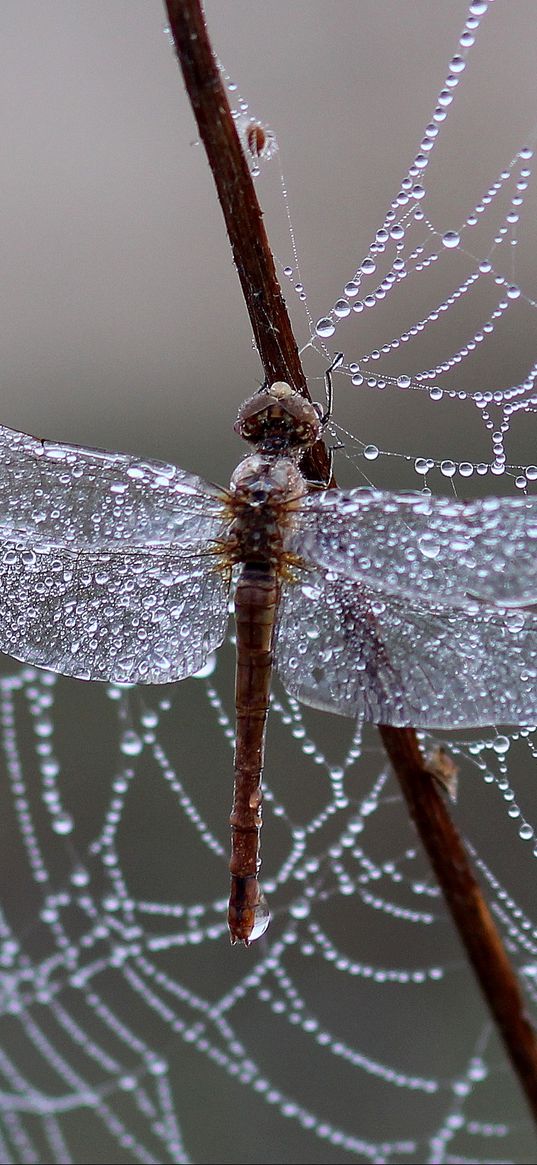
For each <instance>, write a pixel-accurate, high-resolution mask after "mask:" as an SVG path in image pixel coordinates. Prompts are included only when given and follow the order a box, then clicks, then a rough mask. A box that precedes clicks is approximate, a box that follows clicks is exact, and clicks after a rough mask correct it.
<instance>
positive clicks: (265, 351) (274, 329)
mask: <svg viewBox="0 0 537 1165" xmlns="http://www.w3.org/2000/svg"><path fill="white" fill-rule="evenodd" d="M165 6H166V9H167V12H168V17H169V21H170V28H171V31H172V35H173V39H174V42H175V47H176V49H177V53H178V56H179V62H180V65H181V69H182V72H183V77H184V82H185V85H186V89H187V92H188V95H189V97H190V101H191V104H192V109H193V111H194V116H195V118H196V121H197V125H198V130H199V135H200V138H201V140H202V142H203V144H204V146H205V150H206V153H207V158H208V160H209V165H210V167H211V170H212V174H213V178H214V181H215V184H216V189H217V192H218V198H219V201H220V206H221V207H222V212H223V215H224V219H225V222H226V227H227V233H228V235H229V241H230V243H231V250H232V252H233V258H234V261H235V266H236V268H237V274H238V276H239V279H240V282H241V287H242V292H243V295H244V299H245V302H246V307H247V309H248V314H249V316H250V322H251V325H252V330H253V333H254V339H255V343H256V346H257V350H258V352H259V355H260V358H261V363H262V365H263V370H264V373H265V377H266V379H267V382H268V383H269V384H273V383H274V381H275V380H285V381H286V382H287V383H288V384H291V385H292V386H293V388H295V389H296V390H297V391H298V392H300V393H302V395H303V396H306V397H307V398H308V400H309V399H310V396H309V391H308V386H307V383H306V377H305V376H304V371H303V368H302V364H301V361H300V356H299V354H298V348H297V344H296V340H295V337H294V335H293V329H292V327H291V321H290V319H289V314H288V312H287V307H286V305H285V300H284V298H283V295H282V292H281V288H280V284H279V282H278V277H277V275H276V268H275V266H274V258H273V255H272V251H271V249H270V244H269V241H268V238H267V233H266V230H265V227H264V223H263V212H262V210H261V207H260V205H259V201H258V198H257V194H256V191H255V186H254V183H253V181H252V177H251V174H250V170H249V168H248V163H247V161H246V157H245V155H244V152H243V149H242V146H241V143H240V140H239V136H238V133H237V128H236V125H235V122H234V120H233V118H232V116H231V110H230V108H229V102H228V99H227V93H226V90H225V87H224V85H223V83H222V77H221V75H220V70H219V68H218V65H217V64H216V61H215V58H214V54H213V51H212V49H211V45H210V41H209V37H208V34H207V29H206V26H205V20H204V17H203V12H202V9H201V5H200V4H199V3H191V2H190V0H165ZM329 468H330V461H329V457H328V454H327V451H326V447H325V445H324V443H323V442H322V441H318V442H317V444H316V445H315V446H314V448H313V449H312V451H311V453H309V454H307V456H306V457H305V458H304V471H305V474H306V477H307V478H308V480H309V481H320V482H326V479H327V476H328V473H329Z"/></svg>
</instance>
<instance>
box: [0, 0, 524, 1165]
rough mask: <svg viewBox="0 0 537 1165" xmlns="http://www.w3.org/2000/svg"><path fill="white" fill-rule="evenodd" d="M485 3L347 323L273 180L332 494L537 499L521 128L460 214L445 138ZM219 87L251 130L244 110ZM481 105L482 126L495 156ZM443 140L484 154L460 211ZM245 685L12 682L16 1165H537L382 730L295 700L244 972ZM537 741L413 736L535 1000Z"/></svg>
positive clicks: (348, 291) (6, 731) (358, 261)
mask: <svg viewBox="0 0 537 1165" xmlns="http://www.w3.org/2000/svg"><path fill="white" fill-rule="evenodd" d="M499 8H500V3H499V0H496V3H495V4H494V5H493V4H492V3H490V4H486V3H473V4H471V5H470V7H469V9H468V10H467V11H465V10H464V9H463V7H462V6H461V11H460V24H461V27H460V29H459V35H458V37H457V36H456V35H455V38H454V41H453V51H452V53H451V58H450V61H449V65H448V67H447V69H446V73H445V76H444V78H443V80H442V83H441V85H440V86H439V90H438V92H439V93H440V94H441V95H440V96H439V97H438V98H437V99H436V100H434V101H432V102H431V101H429V105H430V112H429V115H428V119H427V122H426V123H425V124H426V125H427V129H425V131H424V133H423V137H422V139H421V142H420V144H419V147H418V149H417V150H416V154H415V157H414V159H413V161H412V165H411V167H410V168H409V171H408V173H406V174H405V175H404V176H403V180H402V182H401V184H400V187H399V189H398V191H397V195H396V197H395V198H394V200H393V203H392V204H391V206H389V209H388V213H387V215H386V216H385V217H384V219H383V220H382V222H377V223H376V224H375V232H374V234H373V236H372V238H371V240H370V243H369V244H368V245H367V249H366V250H364V251H363V253H362V252H360V253H356V254H354V251H353V250H351V249H349V248H348V247H347V249H346V252H345V257H344V260H343V259H342V260H341V262H339V263H338V264H334V265H333V268H332V272H331V278H332V279H335V278H336V273H337V277H338V278H339V277H341V284H340V286H338V287H337V288H336V291H335V294H334V295H333V297H332V298H330V295H329V294H328V292H326V291H325V289H324V288H323V289H322V290H321V292H319V291H318V288H317V281H316V280H315V279H311V280H310V282H311V283H312V287H313V285H315V290H314V291H313V290H307V289H306V288H307V282H308V281H307V279H306V278H304V279H303V275H304V272H305V270H306V268H307V266H308V262H309V256H308V253H307V248H305V257H304V258H303V255H302V252H303V248H302V241H300V245H299V244H298V242H296V243H295V234H294V229H292V232H291V236H289V233H288V226H289V222H291V223H292V227H293V228H294V227H295V222H296V223H299V222H300V218H299V214H298V212H297V209H296V207H297V203H298V198H297V194H296V193H293V194H290V195H289V196H288V195H287V189H289V190H291V189H292V181H290V179H289V168H288V166H287V161H286V162H285V170H286V178H283V176H282V171H281V169H280V159H281V157H282V155H284V154H285V153H286V152H287V147H286V143H285V142H284V141H283V140H282V135H281V133H280V132H277V137H278V138H279V139H280V140H279V147H280V148H279V152H278V153H274V152H273V156H272V158H271V159H269V162H268V164H267V166H266V167H265V165H264V162H263V159H262V158H261V159H259V167H257V162H256V167H255V168H256V169H257V168H259V171H260V173H259V180H260V181H261V182H265V181H266V182H267V184H269V183H270V182H272V183H273V184H274V188H275V189H277V199H275V206H276V208H277V209H278V211H279V215H280V219H281V220H283V226H284V228H285V230H284V229H283V227H282V230H281V240H280V241H279V244H278V251H279V254H280V256H281V268H282V272H283V274H284V279H287V280H288V281H289V288H290V289H292V288H294V289H295V291H296V315H297V320H298V323H297V332H298V334H299V335H302V336H303V337H304V338H305V348H304V354H305V357H306V360H307V361H309V362H310V363H311V368H312V372H313V375H314V376H317V377H319V376H320V374H322V368H323V366H324V360H325V358H327V357H328V356H329V353H332V352H333V351H334V350H335V349H337V348H341V349H342V350H344V351H345V367H344V370H343V374H338V381H337V385H338V387H337V411H336V416H337V418H338V424H337V425H336V424H335V425H334V433H335V437H334V440H335V441H339V440H341V441H342V443H343V446H344V447H343V449H342V451H341V454H338V455H337V456H338V458H339V460H338V462H337V465H336V469H337V473H338V478H339V480H340V482H341V483H342V484H345V483H346V475H347V474H348V481H349V483H350V484H356V483H357V481H358V483H362V482H363V481H370V480H373V482H374V484H375V485H381V486H383V487H390V486H392V485H397V486H399V487H401V486H403V487H405V486H410V487H413V488H425V489H427V488H430V489H432V490H434V491H435V492H440V491H442V492H455V493H457V494H459V495H460V494H462V495H463V496H476V495H479V494H480V493H485V492H488V493H498V492H527V493H531V492H532V491H533V490H534V488H535V487H534V485H533V483H534V481H535V480H537V466H536V465H535V462H537V453H536V451H535V446H534V442H533V425H534V422H533V413H534V411H535V405H536V400H537V396H536V394H535V389H534V378H535V369H536V367H537V358H536V356H535V344H534V341H533V337H532V336H531V330H532V328H533V325H534V322H535V306H536V303H535V299H534V298H533V292H534V287H533V285H532V278H531V275H532V273H531V270H530V271H528V270H527V269H526V265H525V259H524V256H525V244H526V242H527V241H528V240H529V238H530V236H531V231H532V223H533V221H534V198H535V187H534V185H532V181H531V167H532V156H531V150H532V142H533V132H532V131H534V129H535V126H534V123H532V124H531V125H530V126H529V128H528V133H529V136H527V137H525V138H524V140H523V141H522V140H521V141H520V142H514V143H513V142H512V143H511V147H510V151H509V153H506V154H504V155H503V156H502V157H501V159H500V161H499V164H498V165H497V168H496V170H495V171H494V172H493V173H492V172H490V173H488V176H487V180H486V182H484V183H483V184H482V186H481V187H480V188H479V190H478V191H477V193H476V196H475V199H474V200H473V201H472V203H471V205H470V204H469V202H468V199H466V202H465V201H464V194H465V191H466V190H467V189H472V190H474V189H475V188H476V186H477V179H476V177H475V174H474V169H473V163H475V169H478V164H477V163H478V158H477V151H476V154H475V155H474V154H473V153H472V150H471V142H472V140H473V139H472V126H471V125H470V124H469V123H466V121H465V120H464V119H463V120H462V122H461V121H459V122H457V120H456V119H457V102H458V101H459V99H462V98H461V94H462V92H463V91H464V88H465V86H466V85H467V84H470V81H471V77H472V68H473V60H474V54H475V53H478V52H479V51H480V49H479V46H480V44H482V43H484V46H485V49H484V50H483V51H485V50H486V52H487V53H488V54H489V55H488V62H489V63H488V67H489V68H490V69H491V70H492V71H494V69H495V68H498V56H495V54H494V44H495V42H494V29H493V30H492V34H489V33H488V32H487V22H491V21H492V20H493V19H496V12H495V10H497V9H499ZM510 11H511V12H513V9H512V8H511V10H510ZM209 15H211V13H209ZM215 15H216V14H215ZM498 27H501V26H496V28H498ZM522 34H523V27H522V24H521V33H520V35H522ZM363 35H365V33H363ZM487 37H488V39H487ZM215 39H216V41H217V43H218V38H217V37H215ZM500 56H501V52H500ZM226 59H227V57H226ZM230 92H231V96H232V98H233V99H234V102H235V104H236V108H237V112H238V117H239V118H241V119H242V121H243V124H245V125H246V126H247V125H248V124H250V122H249V120H248V119H249V118H250V117H251V116H253V115H251V114H250V111H249V107H248V105H247V104H246V102H244V101H243V100H242V99H240V98H239V97H238V96H237V93H236V90H235V89H234V88H232V87H231V86H230ZM487 112H490V111H487V107H486V102H485V104H484V108H483V110H482V122H481V130H480V132H483V128H482V127H483V125H486V124H487ZM452 122H454V123H455V127H454V129H453V130H451V128H450V127H451V125H452ZM275 128H276V130H278V127H277V126H276V127H275ZM433 131H434V132H433ZM450 132H452V133H453V134H455V135H457V134H458V135H459V142H460V143H461V144H460V148H461V149H464V147H465V145H466V146H467V158H468V160H467V173H465V174H464V180H462V179H461V181H460V184H457V190H455V191H452V195H453V197H452V198H451V202H450V217H449V218H446V214H445V208H443V207H442V204H441V202H438V191H439V189H440V188H441V187H442V184H443V181H444V177H445V171H444V170H443V169H442V165H443V163H442V149H443V145H442V143H443V140H445V138H446V137H447V135H448V134H449V133H450ZM477 136H479V134H477ZM500 148H501V149H503V142H501V143H500ZM435 167H436V169H435ZM459 186H460V188H459ZM282 188H283V190H284V195H283V201H282ZM422 191H423V194H422ZM267 194H268V195H270V186H268V187H267ZM261 196H262V197H263V190H262V191H261ZM334 197H337V186H336V192H335V195H334ZM435 200H436V201H435ZM291 204H292V205H293V211H292V215H291V210H290V207H291ZM459 204H460V206H461V207H463V209H462V210H461V213H460V214H459V216H458V217H457V216H456V214H455V208H456V206H457V205H459ZM282 211H283V213H282ZM288 216H289V221H288ZM276 226H277V224H276ZM286 232H287V233H286ZM301 233H302V229H301ZM298 253H300V266H301V267H302V271H301V270H300V268H299V264H298ZM319 295H320V296H321V297H323V296H324V298H321V303H322V304H323V305H324V306H323V307H321V308H320V309H318V308H315V307H314V299H315V303H316V302H317V299H318V297H319ZM327 304H329V305H331V306H328V307H327ZM417 304H420V305H422V306H421V310H419V311H417V310H416V305H417ZM401 321H404V322H403V326H401ZM528 333H530V335H529V341H528V339H527V336H528ZM506 349H508V350H509V353H510V356H511V358H512V359H511V364H509V361H508V360H507V359H506V358H505V357H502V356H501V353H502V352H505V350H506ZM490 350H492V353H493V355H492V367H494V362H495V361H496V362H497V374H496V376H495V378H494V380H491V379H490V367H491V366H490V365H489V366H488V371H487V376H486V379H485V378H484V372H483V368H484V365H483V364H482V353H483V352H490ZM513 370H514V371H513ZM344 377H345V378H344ZM358 414H359V415H360V433H361V435H360V437H358V436H356V435H354V429H355V427H356V417H357V415H358ZM437 418H438V419H437ZM6 419H7V418H6ZM521 421H522V424H521ZM362 434H363V435H362ZM52 435H54V434H52ZM532 445H533V449H532ZM455 450H456V457H455V452H454V451H455ZM513 450H516V454H514V453H513ZM448 454H450V456H448ZM189 468H190V466H189ZM193 468H196V467H195V466H194V467H193ZM213 667H214V670H213ZM232 672H233V651H232V644H229V645H226V647H225V648H224V649H223V650H222V652H221V653H219V658H218V663H217V665H216V663H215V661H213V662H212V664H211V667H210V668H207V669H206V672H205V674H203V675H200V676H199V677H197V678H196V679H194V680H188V681H184V683H182V684H179V685H176V686H175V687H173V688H168V687H158V688H157V687H155V688H147V689H143V690H140V689H136V688H133V687H128V686H110V687H104V686H102V687H101V686H98V685H95V686H91V688H89V687H88V686H86V685H84V684H81V683H76V682H73V681H67V680H63V679H58V678H57V677H55V676H53V675H51V674H49V673H46V672H39V671H37V670H35V669H30V668H24V667H18V666H17V667H16V666H15V665H14V664H10V663H9V661H8V662H7V664H6V667H5V673H4V674H3V675H2V677H1V679H0V723H1V742H2V748H3V764H2V770H3V779H2V783H1V786H0V796H1V814H2V816H1V820H2V830H3V832H2V841H3V845H2V853H1V859H0V860H1V863H2V871H1V885H2V887H3V892H2V901H1V913H0V944H1V945H0V968H1V973H0V985H1V990H2V1016H1V1021H0V1022H1V1029H2V1034H1V1038H0V1042H1V1050H0V1070H1V1082H0V1111H1V1116H2V1123H1V1128H2V1134H1V1135H2V1141H1V1142H0V1158H1V1160H2V1161H5V1162H19V1161H20V1162H24V1163H26V1162H48V1161H54V1162H79V1161H80V1162H83V1161H86V1160H88V1159H90V1158H91V1160H95V1161H103V1162H104V1161H117V1162H131V1161H133V1162H168V1161H169V1162H183V1161H185V1162H186V1161H217V1160H218V1161H222V1162H225V1161H229V1162H236V1161H243V1160H244V1161H245V1160H253V1161H256V1162H271V1161H281V1160H286V1161H297V1162H298V1161H308V1162H317V1161H318V1162H326V1161H330V1162H334V1163H335V1165H336V1163H338V1162H340V1161H341V1162H347V1161H354V1160H356V1161H362V1160H363V1161H370V1162H380V1161H386V1162H393V1163H397V1162H407V1161H408V1162H414V1161H415V1162H418V1161H424V1160H427V1161H430V1162H449V1161H473V1162H477V1161H481V1160H483V1161H489V1162H495V1161H506V1160H511V1161H524V1160H529V1159H531V1157H532V1154H533V1135H532V1130H531V1127H530V1124H529V1120H528V1116H527V1112H526V1109H525V1106H524V1104H523V1102H522V1100H521V1098H520V1096H519V1094H518V1090H517V1087H516V1085H515V1084H514V1083H513V1081H512V1078H511V1074H510V1070H509V1068H508V1067H507V1065H506V1063H505V1059H504V1056H503V1052H502V1050H501V1048H500V1046H499V1044H498V1041H497V1038H496V1036H495V1034H494V1033H493V1031H492V1030H491V1027H490V1024H489V1022H488V1020H487V1017H486V1015H485V1011H484V1007H483V1005H482V1003H481V1000H480V998H479V996H478V992H477V988H476V987H475V985H474V983H473V979H472V977H471V975H470V973H469V971H468V969H467V968H466V965H465V962H464V960H463V957H462V955H461V952H460V948H459V946H458V943H457V941H456V939H455V938H454V935H453V932H452V929H451V925H450V923H449V921H448V920H447V917H446V911H445V908H444V905H443V902H442V900H441V897H440V895H439V892H438V890H437V888H436V886H435V885H434V881H433V879H432V876H431V874H430V871H429V868H428V865H427V863H426V861H425V859H424V857H423V855H422V854H421V851H420V849H419V847H418V845H417V843H416V839H415V835H414V833H413V830H412V828H411V826H410V825H409V824H408V822H407V820H406V815H405V812H404V809H403V806H402V803H401V799H400V797H399V794H398V790H397V788H396V785H395V782H394V781H393V780H392V778H391V776H390V773H389V769H388V767H387V765H386V761H385V758H384V754H383V752H382V749H381V747H380V744H379V741H378V736H377V734H376V732H375V731H374V730H372V729H369V728H365V729H364V732H363V734H362V733H359V732H356V731H355V729H354V726H353V725H352V724H350V723H348V722H346V721H342V720H340V719H339V718H336V717H329V716H323V715H317V714H315V713H314V712H312V711H311V710H310V709H305V708H301V707H300V706H299V705H298V704H296V702H294V701H293V700H291V699H289V698H288V697H287V696H285V694H284V693H283V692H282V691H281V689H280V688H279V687H278V685H277V684H276V685H275V693H274V697H273V701H272V715H271V723H270V728H269V741H268V755H267V766H266V781H265V814H264V817H265V827H264V831H263V833H264V836H263V859H264V862H263V884H264V888H265V891H266V893H267V896H268V897H269V900H270V903H271V908H272V913H273V921H272V924H271V927H270V929H269V931H268V933H267V935H266V936H265V937H264V938H263V939H262V940H260V941H259V942H258V943H257V944H255V945H254V946H253V947H252V948H250V949H249V950H248V952H245V951H239V952H237V951H236V950H231V949H230V947H229V944H228V939H227V930H226V923H225V914H226V890H227V873H226V871H227V862H228V836H227V834H228V829H227V824H226V823H227V815H228V812H229V804H228V803H229V800H230V780H229V773H230V771H231V757H232V746H233V707H232V693H233V679H232ZM536 732H537V727H535V726H528V727H520V728H517V729H516V730H506V729H505V728H504V727H503V726H501V725H500V726H497V727H491V728H490V729H488V730H486V731H479V732H473V733H468V732H466V733H457V734H454V735H453V737H450V738H449V739H445V738H444V737H443V736H442V737H441V736H440V735H439V734H435V735H434V737H433V736H432V735H431V734H428V735H425V734H424V745H425V747H429V746H431V745H432V744H434V743H442V744H445V745H446V746H447V747H449V751H450V754H451V755H452V756H453V757H454V759H455V760H456V762H457V764H458V765H459V766H460V775H459V788H460V792H459V803H458V805H457V807H456V809H455V814H456V817H457V819H458V822H459V825H460V827H461V829H462V830H463V832H464V834H465V836H466V838H467V841H468V844H469V846H470V850H471V852H472V855H473V859H474V862H475V864H476V867H477V869H478V871H479V873H480V876H481V878H482V880H483V882H484V884H485V887H486V890H487V895H488V898H489V901H490V903H491V907H492V910H493V913H494V915H495V917H496V920H497V922H498V924H499V926H500V929H501V931H502V934H503V936H504V940H505V942H506V944H507V946H508V949H509V951H510V953H511V956H512V958H513V960H514V962H515V964H516V965H517V967H518V969H519V972H520V974H521V976H522V980H523V984H524V987H525V990H526V993H527V999H528V1005H529V1006H530V1005H531V1004H533V1003H534V1001H535V992H536V978H537V958H536V954H537V931H536V927H535V904H534V899H535V895H534V892H533V884H534V878H535V862H534V858H535V855H536V852H537V847H536V845H535V837H534V827H535V800H534V794H533V787H532V782H533V780H534V771H535V767H534V766H535V752H536V749H537V737H536Z"/></svg>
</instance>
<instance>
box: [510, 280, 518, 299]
mask: <svg viewBox="0 0 537 1165" xmlns="http://www.w3.org/2000/svg"><path fill="white" fill-rule="evenodd" d="M519 295H520V287H517V286H516V284H515V283H512V284H511V285H510V286H509V287H508V288H507V298H508V299H518V297H519Z"/></svg>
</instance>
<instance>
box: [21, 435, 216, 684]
mask: <svg viewBox="0 0 537 1165" xmlns="http://www.w3.org/2000/svg"><path fill="white" fill-rule="evenodd" d="M224 504H225V494H224V492H223V491H219V490H218V489H217V487H215V486H210V485H206V484H205V483H204V482H203V481H201V479H200V478H198V477H195V476H194V475H191V474H187V473H184V472H183V471H182V470H180V469H177V468H175V467H174V466H170V465H165V464H164V463H161V462H158V461H141V460H139V459H136V458H134V457H129V456H128V455H124V454H119V453H106V452H101V451H99V450H93V449H82V448H79V447H77V446H71V445H55V444H52V443H50V442H42V441H38V440H36V439H35V438H33V437H28V436H26V435H25V434H23V433H15V432H13V431H12V430H10V429H4V428H0V649H1V650H2V651H5V652H6V653H7V654H9V655H13V656H15V658H17V659H21V660H23V661H24V662H26V663H32V664H37V665H38V666H40V667H47V668H50V669H51V670H53V671H58V672H61V673H62V674H64V675H69V676H77V677H79V678H82V679H100V680H117V681H123V682H139V683H144V682H145V683H166V682H169V681H171V680H176V679H182V678H183V677H185V676H188V675H191V674H192V673H194V672H196V671H198V670H199V669H200V668H201V667H202V666H203V664H204V662H205V660H206V658H207V656H208V654H209V653H210V652H211V651H212V650H213V649H214V648H216V647H217V646H219V644H220V643H221V642H222V640H223V638H224V635H225V629H226V624H227V592H228V578H227V575H226V571H225V570H223V571H222V570H220V569H219V568H218V555H217V552H218V549H219V544H220V539H222V538H223V537H224V535H225V528H226V523H225V515H224Z"/></svg>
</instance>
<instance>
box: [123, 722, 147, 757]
mask: <svg viewBox="0 0 537 1165" xmlns="http://www.w3.org/2000/svg"><path fill="white" fill-rule="evenodd" d="M119 747H120V749H121V752H122V753H123V754H124V755H125V756H139V754H140V753H141V751H142V749H143V747H144V743H143V740H142V738H141V737H140V736H138V733H137V732H133V731H132V729H129V728H128V729H127V731H126V732H124V733H123V736H122V737H121V740H120V742H119Z"/></svg>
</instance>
